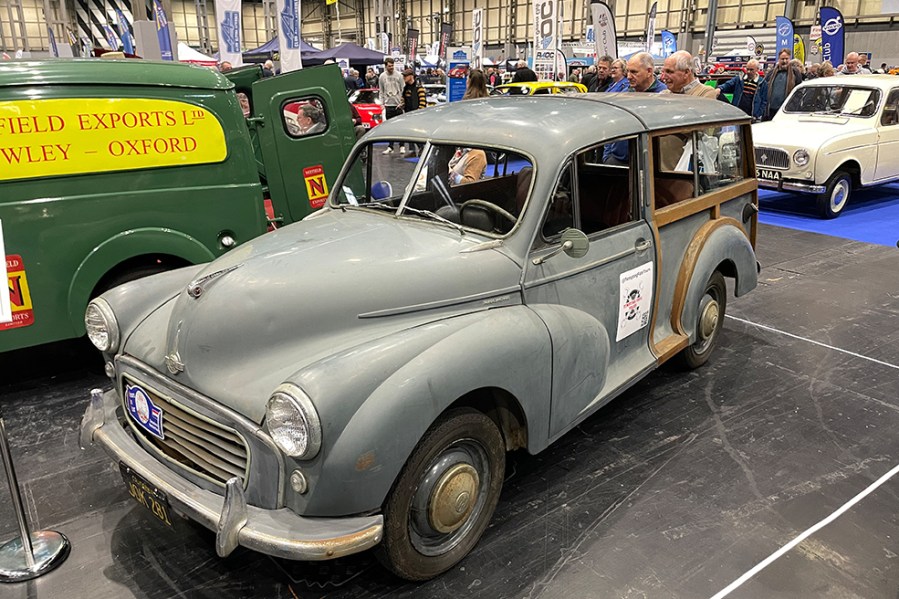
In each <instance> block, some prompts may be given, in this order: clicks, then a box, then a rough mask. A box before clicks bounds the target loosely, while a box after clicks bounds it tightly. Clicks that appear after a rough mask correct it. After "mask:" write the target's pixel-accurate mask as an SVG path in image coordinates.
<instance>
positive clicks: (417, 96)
mask: <svg viewBox="0 0 899 599" xmlns="http://www.w3.org/2000/svg"><path fill="white" fill-rule="evenodd" d="M403 82H404V83H405V85H404V86H403V111H404V112H409V111H410V110H418V109H419V108H424V107H425V106H427V105H428V104H427V99H426V98H425V88H423V87H422V86H420V85H419V84H418V81H417V80H416V78H415V71H413V70H412V69H406V70H405V71H403ZM405 150H406V148H405V147H404V146H400V152H401V153H405ZM418 151H419V153H420V151H421V148H418ZM408 155H409V156H415V155H416V144H413V145H412V146H411V147H410V149H409V154H408Z"/></svg>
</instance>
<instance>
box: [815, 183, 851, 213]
mask: <svg viewBox="0 0 899 599" xmlns="http://www.w3.org/2000/svg"><path fill="white" fill-rule="evenodd" d="M851 194H852V177H850V176H849V175H848V174H847V173H846V172H845V171H837V172H835V173H834V174H833V175H831V177H830V179H829V180H828V181H827V189H826V190H824V193H822V194H821V195H819V196H818V212H820V213H821V216H823V217H824V218H836V217H837V216H839V215H840V213H841V212H842V211H843V208H845V207H846V204H847V202H849V196H850V195H851Z"/></svg>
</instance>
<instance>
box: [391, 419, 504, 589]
mask: <svg viewBox="0 0 899 599" xmlns="http://www.w3.org/2000/svg"><path fill="white" fill-rule="evenodd" d="M505 465H506V453H505V445H504V443H503V437H502V434H500V432H499V430H498V429H497V428H496V425H495V424H494V423H493V421H492V420H490V418H488V417H487V416H485V415H484V414H482V413H480V412H477V411H475V410H471V409H459V410H451V411H449V412H447V413H446V414H444V415H443V416H441V417H440V418H439V419H438V420H437V421H436V422H435V423H434V424H433V425H431V428H429V429H428V431H427V432H426V433H425V434H424V437H422V439H421V441H420V442H419V443H418V445H417V446H416V447H415V449H414V450H413V452H412V455H411V456H410V457H409V460H408V461H407V462H406V465H405V466H403V470H402V472H401V473H400V476H399V478H398V479H397V481H396V483H394V486H393V489H391V491H390V495H389V496H388V498H387V503H386V504H385V506H384V539H383V541H382V543H381V545H380V546H379V548H378V551H377V556H378V559H379V560H380V561H381V562H382V563H383V564H384V565H385V566H386V567H387V568H388V569H389V570H391V571H392V572H393V573H394V574H396V575H397V576H399V577H401V578H405V579H406V580H427V579H429V578H433V577H434V576H437V575H438V574H440V573H442V572H445V571H447V570H449V569H450V568H452V567H453V566H455V565H456V564H457V563H459V562H460V561H461V560H462V559H463V558H464V557H465V556H466V555H468V552H469V551H471V550H472V548H473V547H474V546H475V545H476V544H477V542H478V540H479V539H480V538H481V534H483V532H484V530H485V529H486V528H487V524H489V522H490V518H491V517H492V516H493V510H494V509H495V508H496V504H497V502H498V501H499V493H500V489H501V488H502V484H503V473H504V471H505Z"/></svg>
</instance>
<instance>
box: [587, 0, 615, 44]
mask: <svg viewBox="0 0 899 599" xmlns="http://www.w3.org/2000/svg"><path fill="white" fill-rule="evenodd" d="M590 14H591V16H592V17H593V37H594V42H593V43H594V44H595V48H596V57H597V58H599V57H600V56H611V57H612V58H618V44H617V43H616V37H617V34H616V33H615V17H614V15H612V9H611V8H610V7H609V5H608V4H606V3H605V2H599V1H597V2H593V3H592V4H590Z"/></svg>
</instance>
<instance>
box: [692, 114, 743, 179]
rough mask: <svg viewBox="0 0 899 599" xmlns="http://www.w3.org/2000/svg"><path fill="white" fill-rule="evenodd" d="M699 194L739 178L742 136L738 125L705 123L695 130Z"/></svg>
mask: <svg viewBox="0 0 899 599" xmlns="http://www.w3.org/2000/svg"><path fill="white" fill-rule="evenodd" d="M696 148H697V152H696V154H697V160H696V164H697V165H698V168H699V194H700V195H702V194H704V193H708V192H710V191H714V190H716V189H718V188H721V187H725V186H727V185H730V184H732V183H736V182H737V181H740V180H742V179H743V172H744V171H743V152H742V148H743V138H742V135H741V131H740V127H739V126H737V125H724V126H720V127H708V128H706V129H703V130H701V131H698V132H697V133H696Z"/></svg>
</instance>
